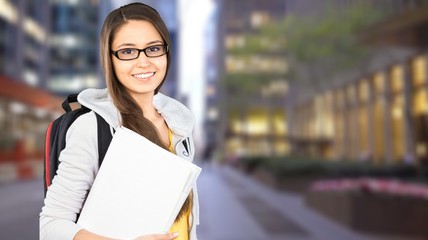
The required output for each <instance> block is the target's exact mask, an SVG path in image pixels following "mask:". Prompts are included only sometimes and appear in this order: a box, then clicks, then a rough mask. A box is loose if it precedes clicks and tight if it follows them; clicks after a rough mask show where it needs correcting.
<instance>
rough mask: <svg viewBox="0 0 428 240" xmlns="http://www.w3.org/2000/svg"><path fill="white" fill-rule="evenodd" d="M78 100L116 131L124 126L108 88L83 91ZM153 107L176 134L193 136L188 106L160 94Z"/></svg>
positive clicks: (192, 123)
mask: <svg viewBox="0 0 428 240" xmlns="http://www.w3.org/2000/svg"><path fill="white" fill-rule="evenodd" d="M77 100H78V101H79V103H80V104H82V105H84V106H86V107H88V108H90V109H91V110H93V111H94V112H96V113H98V114H99V115H100V116H101V117H103V118H104V119H105V120H106V122H107V123H108V124H110V126H112V127H113V128H114V129H116V128H118V127H119V126H121V125H122V124H121V116H120V113H119V111H118V110H117V108H116V107H115V105H114V104H113V101H112V99H111V97H110V95H109V94H108V91H107V89H106V88H105V89H93V88H90V89H86V90H83V91H82V92H81V93H80V94H79V95H78V97H77ZM153 105H154V107H155V108H156V110H157V111H158V113H159V114H161V115H162V116H163V118H164V119H165V121H166V123H167V124H168V126H169V128H171V130H172V131H173V132H174V133H175V134H177V135H181V136H190V135H192V131H193V127H194V124H195V120H194V116H193V114H192V112H191V111H190V110H189V109H188V108H187V107H186V106H184V105H183V104H182V103H180V102H179V101H177V100H175V99H173V98H170V97H168V96H166V95H164V94H162V93H160V92H159V93H157V94H156V95H155V96H154V97H153Z"/></svg>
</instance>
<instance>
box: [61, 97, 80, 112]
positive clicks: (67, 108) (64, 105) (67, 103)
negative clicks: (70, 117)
mask: <svg viewBox="0 0 428 240" xmlns="http://www.w3.org/2000/svg"><path fill="white" fill-rule="evenodd" d="M77 95H78V94H70V95H68V97H67V98H66V99H65V100H64V102H62V105H61V106H62V109H64V111H65V112H71V111H72V109H71V106H70V103H75V102H77Z"/></svg>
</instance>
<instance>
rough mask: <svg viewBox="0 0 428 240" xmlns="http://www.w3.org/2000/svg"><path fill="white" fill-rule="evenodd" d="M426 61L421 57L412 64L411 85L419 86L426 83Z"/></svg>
mask: <svg viewBox="0 0 428 240" xmlns="http://www.w3.org/2000/svg"><path fill="white" fill-rule="evenodd" d="M426 71H427V61H426V58H425V57H423V56H421V57H417V58H415V59H414V60H413V62H412V73H413V76H412V77H413V79H412V80H413V81H412V82H413V85H414V86H420V85H421V84H423V83H424V82H425V81H426V77H427V74H426Z"/></svg>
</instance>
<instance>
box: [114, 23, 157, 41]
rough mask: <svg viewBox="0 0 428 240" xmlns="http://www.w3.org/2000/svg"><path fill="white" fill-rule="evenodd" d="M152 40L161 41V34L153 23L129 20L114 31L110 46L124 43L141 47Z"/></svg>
mask: <svg viewBox="0 0 428 240" xmlns="http://www.w3.org/2000/svg"><path fill="white" fill-rule="evenodd" d="M153 41H162V42H163V40H162V36H161V35H160V34H159V32H158V31H157V30H156V28H155V27H154V26H153V24H151V23H150V22H148V21H144V20H129V21H127V22H126V23H124V24H123V25H122V26H121V27H120V28H119V29H118V30H117V31H116V33H115V36H114V37H113V42H112V47H113V48H115V47H117V46H119V45H121V44H125V43H126V44H134V45H136V46H137V47H143V46H145V45H146V44H147V43H150V42H153Z"/></svg>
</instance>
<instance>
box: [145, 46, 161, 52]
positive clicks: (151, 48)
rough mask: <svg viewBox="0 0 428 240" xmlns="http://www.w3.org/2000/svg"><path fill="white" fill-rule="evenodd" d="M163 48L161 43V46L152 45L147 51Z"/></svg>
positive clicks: (156, 50) (157, 50)
mask: <svg viewBox="0 0 428 240" xmlns="http://www.w3.org/2000/svg"><path fill="white" fill-rule="evenodd" d="M161 49H162V46H161V45H159V46H151V47H148V48H147V51H148V52H159V51H161Z"/></svg>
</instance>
